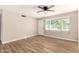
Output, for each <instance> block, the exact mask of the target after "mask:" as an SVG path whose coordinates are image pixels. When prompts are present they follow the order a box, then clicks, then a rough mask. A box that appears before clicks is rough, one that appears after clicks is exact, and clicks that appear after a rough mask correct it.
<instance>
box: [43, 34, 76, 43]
mask: <svg viewBox="0 0 79 59" xmlns="http://www.w3.org/2000/svg"><path fill="white" fill-rule="evenodd" d="M43 36H47V37H51V38H58V39H62V40H68V41H74V42H77V40H72V39H68V38H61V37H56V36H49V35H43Z"/></svg>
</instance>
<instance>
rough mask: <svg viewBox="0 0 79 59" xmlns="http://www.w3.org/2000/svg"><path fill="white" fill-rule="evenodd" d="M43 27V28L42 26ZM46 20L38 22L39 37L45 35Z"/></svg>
mask: <svg viewBox="0 0 79 59" xmlns="http://www.w3.org/2000/svg"><path fill="white" fill-rule="evenodd" d="M41 25H42V26H41ZM43 29H44V20H40V21H39V20H38V35H44V30H43Z"/></svg>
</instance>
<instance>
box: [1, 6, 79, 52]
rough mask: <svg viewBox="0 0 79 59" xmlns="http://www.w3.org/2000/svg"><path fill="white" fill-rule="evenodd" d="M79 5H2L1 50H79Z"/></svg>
mask: <svg viewBox="0 0 79 59" xmlns="http://www.w3.org/2000/svg"><path fill="white" fill-rule="evenodd" d="M78 9H79V6H74V5H0V52H1V53H78V52H79V46H78V42H79V40H78V39H79V37H78V34H79V31H78V29H79V10H78Z"/></svg>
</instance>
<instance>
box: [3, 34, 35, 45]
mask: <svg viewBox="0 0 79 59" xmlns="http://www.w3.org/2000/svg"><path fill="white" fill-rule="evenodd" d="M32 36H36V35H30V36H24V37H21V38H16V39H13V40H8V41H2V44H6V43H10V42H13V41H17V40H22V39H26V38H29V37H32Z"/></svg>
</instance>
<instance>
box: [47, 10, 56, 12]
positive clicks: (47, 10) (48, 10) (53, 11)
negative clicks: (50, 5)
mask: <svg viewBox="0 0 79 59" xmlns="http://www.w3.org/2000/svg"><path fill="white" fill-rule="evenodd" d="M47 11H53V12H55V10H47Z"/></svg>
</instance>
